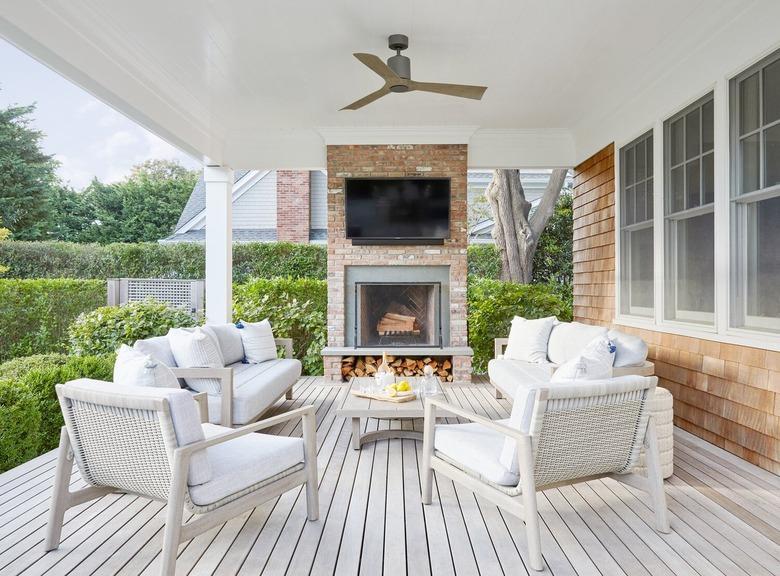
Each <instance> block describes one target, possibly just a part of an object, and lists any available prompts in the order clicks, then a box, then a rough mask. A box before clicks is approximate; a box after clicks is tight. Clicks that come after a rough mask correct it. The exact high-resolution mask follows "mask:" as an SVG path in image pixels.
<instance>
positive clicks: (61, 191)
mask: <svg viewBox="0 0 780 576" xmlns="http://www.w3.org/2000/svg"><path fill="white" fill-rule="evenodd" d="M49 208H50V216H49V223H48V226H47V229H46V234H47V238H48V239H49V240H60V241H62V242H81V241H84V240H85V239H86V238H87V234H88V231H89V229H90V227H91V226H92V224H93V222H94V221H95V209H94V207H93V206H91V205H90V204H89V203H88V202H87V201H86V198H85V194H84V193H83V192H77V191H75V190H73V189H72V188H68V187H66V186H58V187H55V188H53V189H52V190H51V192H50V194H49Z"/></svg>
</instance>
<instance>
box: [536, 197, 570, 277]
mask: <svg viewBox="0 0 780 576" xmlns="http://www.w3.org/2000/svg"><path fill="white" fill-rule="evenodd" d="M573 199H574V195H573V194H572V193H571V190H566V189H564V191H563V193H562V194H561V196H560V198H559V199H558V202H557V203H556V204H555V210H554V211H553V214H552V216H551V217H550V220H549V221H548V222H547V226H545V228H544V232H542V235H541V237H540V238H539V243H538V244H537V246H536V253H535V254H534V269H533V282H534V283H535V284H540V283H552V284H571V282H572V280H573V277H574V276H573V270H574V269H573V264H572V247H573V245H572V234H573V219H572V216H573V209H572V202H573Z"/></svg>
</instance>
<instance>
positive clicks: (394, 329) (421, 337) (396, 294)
mask: <svg viewBox="0 0 780 576" xmlns="http://www.w3.org/2000/svg"><path fill="white" fill-rule="evenodd" d="M355 335H356V340H357V345H358V346H362V347H376V348H382V347H385V348H386V347H393V346H417V347H419V346H429V347H439V346H441V345H442V323H441V283H439V282H356V283H355Z"/></svg>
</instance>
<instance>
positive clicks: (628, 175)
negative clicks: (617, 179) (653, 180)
mask: <svg viewBox="0 0 780 576" xmlns="http://www.w3.org/2000/svg"><path fill="white" fill-rule="evenodd" d="M623 160H624V161H623V174H624V178H623V182H624V183H625V185H626V186H629V185H631V184H633V183H634V182H635V178H634V149H633V148H629V149H628V150H626V153H625V155H624V157H623Z"/></svg>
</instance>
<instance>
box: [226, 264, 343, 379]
mask: <svg viewBox="0 0 780 576" xmlns="http://www.w3.org/2000/svg"><path fill="white" fill-rule="evenodd" d="M327 303H328V286H327V283H326V282H325V281H324V280H313V279H310V278H298V279H295V278H275V279H272V280H269V279H255V280H252V281H250V282H247V283H245V284H239V285H236V286H234V287H233V319H234V320H235V321H236V322H237V321H239V320H245V321H247V322H258V321H260V320H263V319H264V318H268V319H269V320H270V322H271V325H272V326H273V329H274V335H275V336H276V337H277V338H292V339H293V345H294V351H295V357H296V358H298V359H300V360H301V362H302V363H303V372H304V374H322V369H323V368H322V356H321V352H322V348H323V347H324V346H325V343H326V340H327V333H328V332H327Z"/></svg>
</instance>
